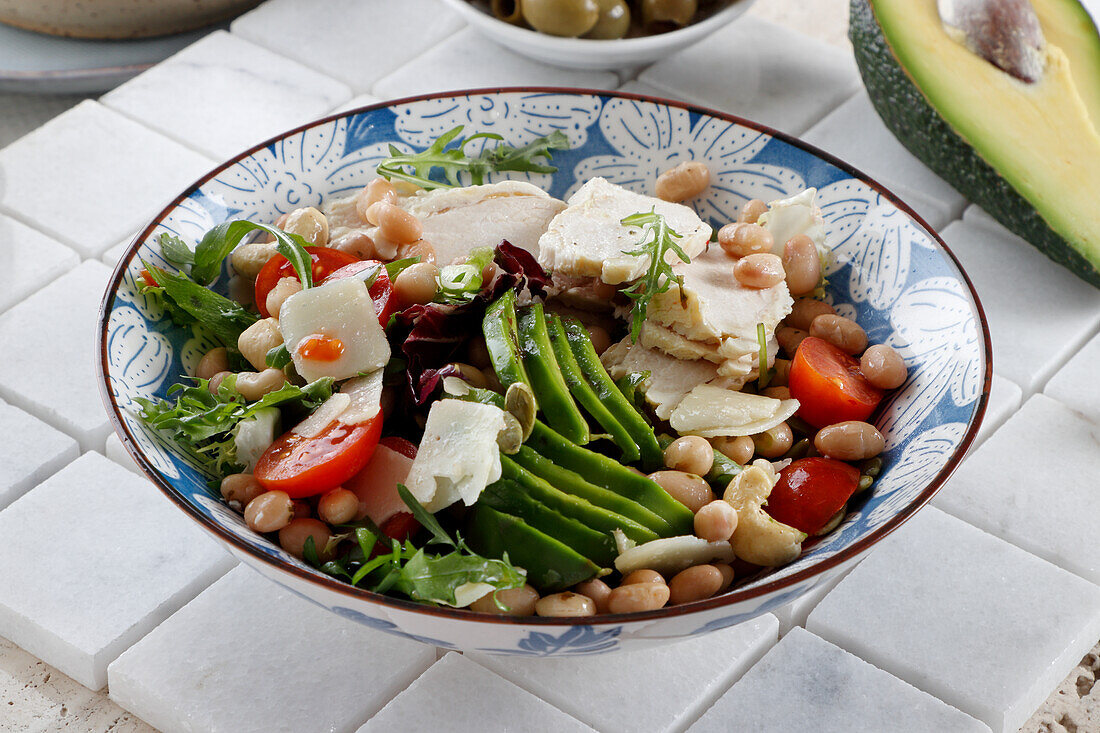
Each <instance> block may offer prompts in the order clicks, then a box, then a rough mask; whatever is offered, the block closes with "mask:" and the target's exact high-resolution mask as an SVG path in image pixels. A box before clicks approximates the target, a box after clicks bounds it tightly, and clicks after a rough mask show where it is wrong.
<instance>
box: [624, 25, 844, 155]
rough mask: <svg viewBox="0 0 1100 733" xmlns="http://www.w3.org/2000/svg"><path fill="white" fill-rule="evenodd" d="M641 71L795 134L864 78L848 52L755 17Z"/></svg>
mask: <svg viewBox="0 0 1100 733" xmlns="http://www.w3.org/2000/svg"><path fill="white" fill-rule="evenodd" d="M638 79H639V81H641V82H644V83H645V84H649V85H651V86H654V87H657V88H658V89H663V90H664V91H665V92H667V93H668V94H671V95H673V96H676V97H682V98H683V99H688V100H691V101H693V102H696V103H698V104H701V105H704V106H707V107H715V108H717V109H720V110H722V111H724V112H728V113H730V114H734V115H738V116H740V117H746V118H748V119H750V120H754V121H756V122H760V123H763V124H765V125H769V126H771V127H774V128H776V129H779V130H783V131H784V132H789V133H791V134H794V135H798V134H800V133H802V132H804V131H805V130H806V129H808V128H809V127H810V126H811V125H813V124H814V123H815V122H817V121H818V120H820V119H821V118H822V117H824V116H825V115H826V114H828V113H829V112H831V111H832V110H833V109H834V108H836V107H837V106H839V105H840V104H841V102H843V101H844V100H845V99H847V98H848V97H849V96H851V95H852V94H853V93H854V92H855V91H856V89H857V88H858V86H859V73H858V71H857V70H856V65H855V61H853V59H852V55H851V54H850V53H846V52H844V51H842V50H841V49H839V48H835V47H833V46H829V45H826V44H825V43H822V42H821V41H818V40H816V39H813V38H810V37H808V36H804V35H802V34H800V33H796V32H794V31H791V30H788V29H786V28H783V27H781V26H777V25H773V24H771V23H768V22H766V21H762V20H757V19H756V18H751V17H745V18H741V19H739V20H738V21H737V22H736V23H731V24H730V25H728V26H726V27H725V28H723V29H722V30H720V31H718V32H717V33H715V34H713V35H712V36H709V37H708V38H706V39H704V40H702V41H700V42H698V43H696V44H694V45H693V46H691V47H690V48H688V49H687V50H686V51H681V52H679V53H677V54H675V55H673V56H670V57H669V58H667V59H665V60H663V61H660V62H658V63H656V64H654V65H653V66H651V67H649V68H648V69H646V70H645V71H643V72H642V74H641V75H640V76H639V77H638Z"/></svg>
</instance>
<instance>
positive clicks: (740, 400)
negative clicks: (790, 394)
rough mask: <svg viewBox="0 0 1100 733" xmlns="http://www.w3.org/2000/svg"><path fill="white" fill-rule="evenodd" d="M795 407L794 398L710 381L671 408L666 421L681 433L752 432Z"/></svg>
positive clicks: (770, 425) (768, 426) (780, 419)
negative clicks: (776, 396) (744, 390)
mask: <svg viewBox="0 0 1100 733" xmlns="http://www.w3.org/2000/svg"><path fill="white" fill-rule="evenodd" d="M797 410H798V400H777V399H773V398H771V397H764V396H763V395H754V394H746V393H744V392H735V391H733V390H731V389H725V388H723V387H719V386H717V385H713V384H701V385H699V386H698V387H696V388H695V389H693V390H691V392H690V393H689V394H688V395H687V396H686V397H684V398H683V400H681V401H680V404H679V405H677V406H676V409H675V410H673V411H672V416H671V417H670V418H669V424H670V425H672V427H673V429H675V430H676V432H678V433H680V434H681V435H698V436H700V437H703V438H717V437H719V436H738V435H755V434H756V433H762V432H764V431H765V430H769V429H771V428H774V427H775V426H776V425H778V424H779V423H781V422H783V421H784V420H786V419H787V418H789V417H790V416H791V415H793V414H794V413H795V411H797Z"/></svg>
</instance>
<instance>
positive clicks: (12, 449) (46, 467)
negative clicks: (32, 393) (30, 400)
mask: <svg viewBox="0 0 1100 733" xmlns="http://www.w3.org/2000/svg"><path fill="white" fill-rule="evenodd" d="M0 436H3V439H4V450H3V453H2V457H0V509H3V508H4V507H6V506H7V505H8V504H10V503H12V502H13V501H15V500H16V499H18V498H19V497H20V496H22V495H23V494H25V493H27V492H28V491H30V489H31V488H33V487H34V486H37V485H38V484H40V483H42V481H44V480H45V479H46V477H47V476H50V475H52V474H54V473H57V471H58V470H59V469H60V468H61V467H62V466H64V465H66V464H68V463H71V462H72V461H74V460H76V459H77V457H79V456H80V448H79V447H78V446H77V444H76V441H75V440H73V439H72V438H70V437H69V436H68V435H65V434H64V433H62V432H60V431H58V430H55V429H54V428H51V427H50V426H49V425H47V424H46V423H44V422H42V421H41V420H38V419H37V418H34V417H32V416H30V415H28V414H27V413H25V412H23V411H22V410H20V409H19V408H18V407H12V406H11V405H9V404H7V403H4V402H0Z"/></svg>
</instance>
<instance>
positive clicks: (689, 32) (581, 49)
mask: <svg viewBox="0 0 1100 733" xmlns="http://www.w3.org/2000/svg"><path fill="white" fill-rule="evenodd" d="M754 1H755V0H734V1H733V2H731V3H730V4H729V5H727V6H726V7H724V8H722V9H721V10H718V11H716V12H714V13H713V14H712V15H710V16H709V17H707V18H705V19H703V20H701V21H699V22H698V23H692V24H691V25H689V26H685V27H683V28H680V29H679V30H675V31H669V32H668V33H658V34H656V35H652V36H641V37H639V38H618V39H615V40H607V41H601V40H595V39H591V38H561V37H559V36H551V35H547V34H545V33H539V32H538V31H533V30H529V29H527V28H520V27H519V26H515V25H512V24H511V23H505V22H504V21H503V20H498V19H496V18H495V17H493V16H492V15H490V14H489V13H486V12H484V11H483V10H481V9H479V8H477V7H475V6H473V5H471V4H470V3H469V2H467V0H443V2H445V3H446V4H447V5H449V6H451V7H452V8H453V9H454V10H455V12H457V13H458V14H459V15H461V16H462V18H463V19H464V20H465V21H466V22H467V23H469V24H470V25H471V26H473V27H474V28H475V29H476V30H477V31H478V32H479V33H481V34H482V35H484V36H486V37H487V38H489V39H491V40H493V41H495V42H497V43H499V44H500V45H501V46H504V47H505V48H507V49H509V50H512V51H515V52H516V53H521V54H523V55H524V56H529V57H531V58H533V59H536V60H537V61H543V62H545V63H548V64H553V65H554V66H564V67H567V68H570V69H621V68H624V67H627V66H637V65H640V64H649V63H653V62H654V61H658V60H660V59H663V58H665V57H667V56H670V55H671V54H674V53H676V52H677V51H679V50H680V49H682V48H687V47H688V46H690V45H691V44H693V43H695V42H697V41H701V40H702V39H704V38H706V37H707V36H709V35H710V34H711V33H714V32H715V31H716V30H718V29H719V28H721V27H722V26H724V25H726V24H727V23H729V22H730V21H732V20H733V19H734V18H736V17H738V16H739V15H741V14H742V13H744V12H745V11H746V10H748V9H749V7H750V6H751V5H752V4H753V2H754Z"/></svg>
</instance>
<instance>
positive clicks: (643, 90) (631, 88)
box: [619, 79, 685, 102]
mask: <svg viewBox="0 0 1100 733" xmlns="http://www.w3.org/2000/svg"><path fill="white" fill-rule="evenodd" d="M619 91H620V92H630V93H631V94H644V95H646V96H647V97H658V98H660V99H672V100H673V101H678V102H682V101H685V100H683V99H681V98H680V96H679V95H677V94H673V93H670V92H666V91H663V90H661V89H658V88H657V87H654V86H650V85H649V84H644V83H642V82H640V81H638V80H637V79H634V80H633V81H628V82H627V83H626V84H623V85H622V86H621V87H619Z"/></svg>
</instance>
